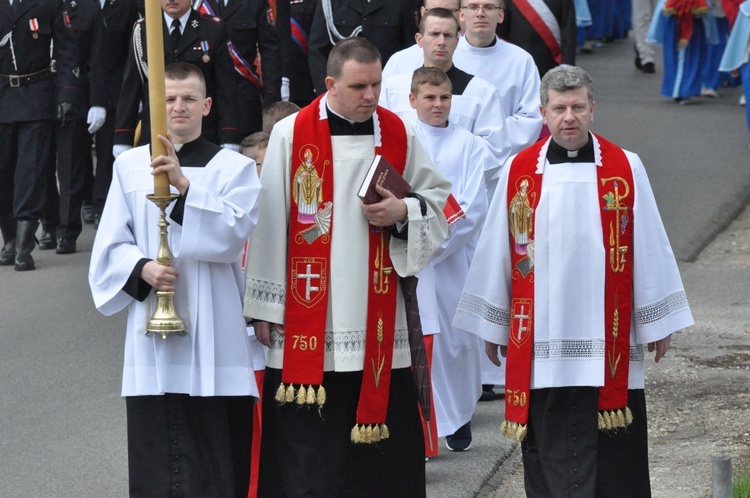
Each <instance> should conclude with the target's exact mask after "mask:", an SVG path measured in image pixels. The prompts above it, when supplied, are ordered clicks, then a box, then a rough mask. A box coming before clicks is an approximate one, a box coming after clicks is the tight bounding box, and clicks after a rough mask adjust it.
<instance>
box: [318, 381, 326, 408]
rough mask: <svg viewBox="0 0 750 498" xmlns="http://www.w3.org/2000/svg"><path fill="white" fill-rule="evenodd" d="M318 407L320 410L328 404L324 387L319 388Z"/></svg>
mask: <svg viewBox="0 0 750 498" xmlns="http://www.w3.org/2000/svg"><path fill="white" fill-rule="evenodd" d="M317 401H318V406H319V407H320V408H323V405H325V404H326V390H325V388H324V387H323V386H320V387H319V388H318V399H317Z"/></svg>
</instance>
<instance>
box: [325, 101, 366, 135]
mask: <svg viewBox="0 0 750 498" xmlns="http://www.w3.org/2000/svg"><path fill="white" fill-rule="evenodd" d="M326 112H327V113H328V126H329V127H330V129H331V136H342V135H374V134H375V125H374V124H373V121H372V118H370V119H368V120H367V121H363V122H362V123H358V122H356V121H350V120H348V119H346V118H344V117H343V116H341V115H340V114H337V113H336V112H334V111H333V110H332V109H331V107H330V106H326Z"/></svg>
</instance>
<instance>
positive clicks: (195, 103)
mask: <svg viewBox="0 0 750 498" xmlns="http://www.w3.org/2000/svg"><path fill="white" fill-rule="evenodd" d="M165 75H166V110H167V128H168V131H169V133H168V134H167V136H166V137H164V136H161V135H160V136H159V139H160V140H161V141H162V142H163V143H164V145H165V146H166V150H167V154H166V155H162V156H158V157H156V158H155V159H153V161H152V160H151V158H150V157H151V155H150V150H149V147H148V146H144V147H138V148H135V149H132V150H130V151H127V152H126V153H123V154H122V155H121V156H120V157H118V158H117V160H116V161H115V164H114V171H113V176H112V186H111V188H110V191H109V196H108V197H107V203H106V205H105V208H104V211H103V213H102V220H101V224H100V225H99V230H98V231H97V235H96V240H95V241H94V248H93V250H92V255H91V266H90V269H89V283H90V285H91V290H92V294H93V297H94V302H95V303H96V306H97V308H98V309H99V311H101V312H102V313H103V314H105V315H112V314H114V313H116V312H118V311H120V310H122V309H123V308H126V307H127V308H128V312H129V314H128V327H127V334H126V337H125V365H124V368H123V383H122V395H123V396H124V397H125V399H126V409H127V419H128V454H129V459H128V464H129V471H130V494H131V496H132V495H136V496H156V495H159V496H174V494H175V493H182V494H184V495H185V496H247V490H248V484H249V472H248V469H249V468H250V439H251V418H250V413H251V411H252V404H253V396H257V393H258V391H257V387H256V385H255V380H254V375H253V366H252V363H251V358H252V351H251V349H252V348H253V346H252V344H251V342H250V340H249V338H248V335H247V330H246V327H245V320H244V319H243V317H242V293H243V287H244V286H243V283H242V282H243V281H242V278H243V277H242V268H241V258H242V254H243V246H244V244H245V241H246V240H247V239H248V237H249V236H250V233H251V232H252V230H253V227H254V226H255V224H256V221H257V209H256V198H257V195H258V191H259V190H260V183H259V181H258V177H257V173H256V171H255V163H254V162H253V161H252V160H251V159H248V158H246V157H244V156H242V155H241V154H238V153H235V152H232V151H229V150H226V149H222V148H220V147H219V146H217V145H214V144H211V143H210V142H208V141H206V140H205V139H204V138H202V137H201V122H202V118H203V116H205V115H206V114H208V112H209V111H210V109H211V99H210V98H208V97H206V87H205V82H204V80H203V76H202V74H201V72H200V70H199V69H198V68H196V67H195V66H194V65H192V64H188V63H182V62H180V63H175V64H172V65H170V66H168V67H167V68H166V72H165ZM149 163H150V164H151V168H152V169H149V168H148V164H149ZM152 175H156V176H155V177H153V178H152ZM164 176H166V178H167V180H168V182H169V185H170V186H171V187H170V189H171V191H172V192H173V193H179V198H178V199H177V201H176V202H175V203H174V204H173V205H172V206H171V209H169V208H168V221H169V223H170V226H169V241H170V244H169V245H170V247H171V248H172V251H173V256H174V257H173V258H172V263H171V266H163V265H160V264H158V263H157V262H156V261H153V260H152V259H151V258H154V257H155V256H156V252H157V249H158V247H159V229H158V226H157V222H158V220H159V209H158V207H157V206H156V205H155V204H154V203H152V202H150V201H149V200H148V199H147V198H146V195H147V194H150V193H152V191H154V190H155V188H154V187H155V183H156V179H157V178H159V179H160V180H161V179H163V178H164ZM153 289H156V290H161V291H174V292H175V295H174V305H175V308H176V311H177V314H178V315H179V316H180V317H182V318H183V320H184V322H185V329H186V332H187V335H184V336H178V335H176V334H172V335H170V336H169V337H168V338H167V339H162V336H161V335H159V334H151V335H146V334H145V332H146V324H147V322H148V319H149V316H150V315H151V312H152V311H153V309H154V306H155V303H156V298H155V296H154V293H153V292H152V290H153Z"/></svg>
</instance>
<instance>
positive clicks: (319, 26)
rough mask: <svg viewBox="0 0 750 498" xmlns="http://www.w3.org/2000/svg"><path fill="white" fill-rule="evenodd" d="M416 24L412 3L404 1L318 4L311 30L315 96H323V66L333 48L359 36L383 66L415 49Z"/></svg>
mask: <svg viewBox="0 0 750 498" xmlns="http://www.w3.org/2000/svg"><path fill="white" fill-rule="evenodd" d="M416 33H417V22H416V19H415V17H414V8H413V4H412V2H404V1H403V0H347V1H344V0H318V7H317V9H316V10H315V17H314V18H313V23H312V27H311V28H310V74H311V75H312V79H313V83H314V84H315V89H316V91H317V92H318V94H322V93H325V91H326V88H325V77H326V63H327V61H328V54H329V52H330V51H331V48H332V47H333V44H334V43H336V42H337V41H339V40H342V39H344V38H349V37H352V36H361V37H362V38H366V39H367V40H368V41H370V42H372V44H373V45H375V47H377V49H378V51H379V52H380V56H381V57H382V58H383V64H384V65H385V63H386V62H388V59H389V58H390V57H391V55H393V54H394V53H396V52H398V51H399V50H402V49H405V48H406V47H409V46H411V45H414V43H415V41H414V35H415V34H416Z"/></svg>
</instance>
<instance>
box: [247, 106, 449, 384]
mask: <svg viewBox="0 0 750 498" xmlns="http://www.w3.org/2000/svg"><path fill="white" fill-rule="evenodd" d="M386 112H387V111H386ZM319 116H320V119H327V109H326V98H325V97H324V98H323V99H322V100H321V102H320V109H319ZM376 116H377V115H375V117H376ZM296 119H297V114H295V115H293V116H289V117H288V118H285V119H284V120H282V121H280V122H279V123H277V124H276V126H274V129H273V132H272V133H271V138H270V141H269V144H268V151H267V152H266V159H265V161H264V165H263V172H262V173H261V181H262V183H263V188H262V190H261V194H260V198H259V204H260V218H259V222H258V227H257V229H256V230H255V232H254V233H253V237H252V239H251V240H250V254H253V255H254V257H253V258H251V259H250V261H249V264H248V267H247V271H246V272H247V292H246V294H245V316H246V317H252V318H255V319H259V320H264V321H269V322H272V323H280V324H283V323H284V312H285V303H286V299H287V289H286V273H287V249H288V247H287V241H288V236H289V235H288V230H287V229H288V225H289V222H288V220H289V209H290V202H291V191H290V175H293V174H294V172H293V171H292V169H296V166H298V164H299V161H300V159H299V158H292V157H291V155H292V139H293V134H294V122H295V120H296ZM374 124H375V135H359V136H333V137H331V140H332V147H333V169H334V171H335V173H334V180H333V181H334V198H333V222H332V227H333V228H332V230H333V237H332V239H331V259H330V261H331V268H330V279H329V282H328V286H329V294H328V312H327V318H326V351H325V366H324V368H325V370H326V371H336V372H346V371H358V370H362V366H363V363H364V348H365V331H366V326H367V324H366V322H367V292H368V290H367V286H368V282H369V278H368V254H369V246H368V244H369V242H368V240H369V238H368V235H367V234H368V230H369V229H370V228H371V227H370V225H369V224H368V222H367V219H366V218H365V216H364V214H363V213H362V207H361V205H360V202H361V201H360V200H359V198H358V197H357V190H358V189H359V186H360V184H361V183H362V180H363V179H364V176H365V173H366V171H367V169H368V167H369V165H370V163H371V162H372V160H373V158H374V156H375V145H376V144H379V143H380V129H379V126H378V123H377V120H376V121H375V123H374ZM404 124H405V126H406V132H407V159H406V167H405V169H404V178H405V179H406V180H407V181H408V182H409V184H410V185H411V186H412V192H416V193H418V194H420V195H422V197H423V198H424V199H425V201H426V205H427V214H426V216H424V217H423V216H422V214H421V210H420V203H419V201H418V200H417V199H413V198H407V199H405V201H406V203H407V208H408V218H409V223H408V240H400V239H397V238H394V237H392V238H391V242H390V254H391V259H392V262H393V268H394V270H395V273H397V274H398V275H401V276H408V275H415V274H416V273H417V272H418V271H419V270H421V269H422V268H423V267H424V266H425V265H427V264H428V263H429V261H430V259H431V257H432V255H433V254H434V253H435V251H436V250H437V249H438V248H439V247H440V244H441V243H442V242H443V240H444V239H445V237H446V235H447V233H448V227H447V223H446V221H445V217H444V216H443V215H442V206H443V205H444V203H445V200H446V198H447V196H448V193H449V191H450V184H449V183H448V181H447V180H446V179H445V178H444V177H443V176H442V175H441V174H440V173H439V172H438V171H437V170H436V169H435V167H434V166H433V165H432V162H431V161H430V158H429V157H428V156H427V154H426V153H425V151H424V149H423V148H422V146H421V145H420V143H419V140H417V139H416V137H415V136H414V132H413V130H412V126H411V125H410V124H409V123H408V122H405V123H404ZM290 161H291V163H290ZM323 181H326V180H325V179H324V180H323ZM395 276H396V275H392V279H393V280H392V282H391V284H392V285H394V284H395V285H397V284H398V282H397V279H396V278H393V277H395ZM397 299H398V300H397V313H396V336H395V343H394V352H393V368H394V369H395V368H404V367H408V366H409V365H411V358H410V353H409V343H408V336H407V329H406V317H405V313H404V301H403V297H402V294H401V292H398V298H397ZM285 333H286V335H287V336H288V335H290V334H293V333H294V331H291V330H289V329H286V331H285ZM283 341H284V336H282V335H280V334H278V333H276V332H273V333H272V336H271V342H272V344H271V347H270V349H269V351H268V355H267V366H269V367H271V368H281V367H282V364H283V353H284V349H283V347H284V342H283Z"/></svg>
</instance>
